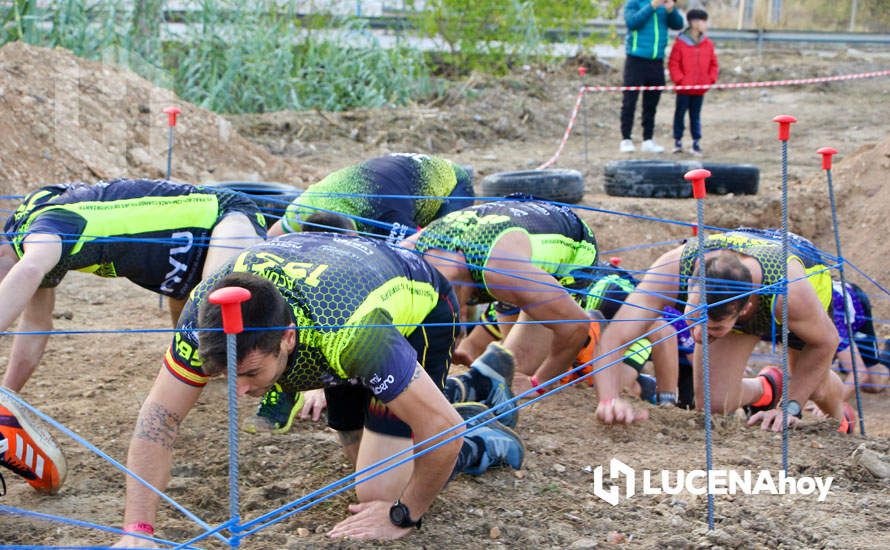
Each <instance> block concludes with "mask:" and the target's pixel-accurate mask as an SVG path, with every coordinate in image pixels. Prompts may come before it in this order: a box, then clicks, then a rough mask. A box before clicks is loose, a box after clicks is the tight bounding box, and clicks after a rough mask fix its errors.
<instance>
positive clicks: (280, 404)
mask: <svg viewBox="0 0 890 550" xmlns="http://www.w3.org/2000/svg"><path fill="white" fill-rule="evenodd" d="M302 408H303V393H302V392H297V393H296V395H294V394H290V393H288V392H286V391H284V390H283V389H282V388H281V386H280V385H279V384H275V385H274V386H272V389H271V390H269V391H268V392H266V395H264V396H263V400H262V401H260V406H259V408H258V409H257V412H256V416H254V417H253V418H251V419H249V420H248V421H247V422H246V423H245V425H244V431H245V432H248V433H252V434H255V433H262V432H271V433H273V434H285V433H287V432H289V431H290V429H291V427H292V426H293V424H294V418H296V417H297V413H299V412H300V409H302Z"/></svg>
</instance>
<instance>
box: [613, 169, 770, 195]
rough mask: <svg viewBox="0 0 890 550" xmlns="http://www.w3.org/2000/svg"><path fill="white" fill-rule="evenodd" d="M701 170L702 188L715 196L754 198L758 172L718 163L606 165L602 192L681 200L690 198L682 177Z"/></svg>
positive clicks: (690, 190)
mask: <svg viewBox="0 0 890 550" xmlns="http://www.w3.org/2000/svg"><path fill="white" fill-rule="evenodd" d="M698 168H704V169H706V170H709V171H710V172H711V177H710V178H708V180H707V182H706V185H707V189H708V193H710V194H715V195H726V194H729V193H733V194H736V195H756V194H757V189H758V187H759V185H760V169H759V168H757V167H756V166H753V165H751V164H725V163H718V162H697V161H692V160H690V161H666V160H617V161H613V162H610V163H608V164H606V166H605V168H604V170H603V172H604V177H605V189H606V193H607V194H608V195H612V196H615V197H647V198H671V199H685V198H689V197H692V185H690V183H689V182H688V181H686V180H685V179H683V175H684V174H686V172H688V171H690V170H695V169H698Z"/></svg>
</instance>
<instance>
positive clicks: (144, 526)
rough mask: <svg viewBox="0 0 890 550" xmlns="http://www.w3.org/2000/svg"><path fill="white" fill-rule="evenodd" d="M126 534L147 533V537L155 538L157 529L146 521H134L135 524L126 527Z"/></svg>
mask: <svg viewBox="0 0 890 550" xmlns="http://www.w3.org/2000/svg"><path fill="white" fill-rule="evenodd" d="M124 532H125V533H145V534H146V535H149V536H153V535H154V534H155V528H154V527H153V526H152V524H150V523H147V522H144V521H134V522H133V523H128V524H126V525H124Z"/></svg>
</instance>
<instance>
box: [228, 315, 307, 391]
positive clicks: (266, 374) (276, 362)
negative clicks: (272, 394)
mask: <svg viewBox="0 0 890 550" xmlns="http://www.w3.org/2000/svg"><path fill="white" fill-rule="evenodd" d="M295 341H296V332H295V331H293V330H288V331H286V332H285V333H284V337H283V338H282V339H281V348H280V349H279V351H278V355H275V354H274V353H264V352H262V351H259V350H254V351H252V352H250V353H248V354H247V355H246V356H244V359H243V360H242V361H241V363H239V364H238V371H237V372H238V381H237V382H236V384H235V387H236V392H237V394H238V397H242V396H244V395H250V396H253V397H262V396H264V395H265V394H266V392H267V391H269V390H270V389H272V386H273V385H275V382H276V381H278V379H279V378H280V377H281V375H282V374H283V373H284V369H286V368H287V358H288V355H289V354H290V352H291V351H293V349H294V345H295Z"/></svg>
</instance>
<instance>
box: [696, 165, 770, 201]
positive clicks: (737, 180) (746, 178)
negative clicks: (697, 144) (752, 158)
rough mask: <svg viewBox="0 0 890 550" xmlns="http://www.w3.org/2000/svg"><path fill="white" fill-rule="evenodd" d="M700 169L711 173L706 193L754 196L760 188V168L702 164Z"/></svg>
mask: <svg viewBox="0 0 890 550" xmlns="http://www.w3.org/2000/svg"><path fill="white" fill-rule="evenodd" d="M702 167H703V168H704V169H705V170H710V172H711V177H710V178H708V182H707V187H708V193H714V194H717V195H726V194H728V193H734V194H736V195H756V194H757V189H758V188H759V187H760V168H758V167H756V166H754V165H753V164H726V163H721V162H703V163H702Z"/></svg>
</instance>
